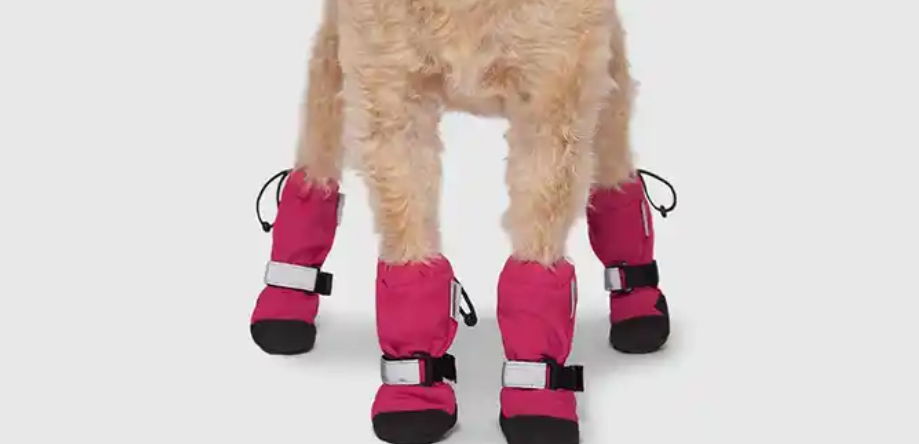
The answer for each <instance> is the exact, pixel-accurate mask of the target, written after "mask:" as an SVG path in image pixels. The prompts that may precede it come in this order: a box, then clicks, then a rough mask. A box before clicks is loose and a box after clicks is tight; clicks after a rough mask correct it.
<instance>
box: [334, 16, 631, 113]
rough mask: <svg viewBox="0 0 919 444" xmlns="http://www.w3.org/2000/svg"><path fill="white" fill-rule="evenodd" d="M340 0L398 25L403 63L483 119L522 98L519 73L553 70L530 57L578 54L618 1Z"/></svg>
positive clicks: (452, 105)
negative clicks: (583, 41)
mask: <svg viewBox="0 0 919 444" xmlns="http://www.w3.org/2000/svg"><path fill="white" fill-rule="evenodd" d="M339 1H345V2H347V3H349V5H350V7H351V8H352V9H361V10H362V11H363V12H366V11H368V8H369V9H371V10H373V12H374V16H375V17H377V18H379V19H382V20H385V21H386V22H388V25H389V26H397V27H398V29H399V30H396V31H391V32H392V34H390V37H391V38H392V37H395V36H399V38H401V39H405V41H404V42H403V43H407V46H408V48H409V51H406V52H404V53H402V57H404V58H403V59H402V61H403V62H404V63H406V64H407V67H408V68H409V70H410V71H413V72H417V73H418V74H422V75H423V76H424V81H423V85H424V89H425V90H426V91H425V92H428V93H433V94H436V95H439V96H440V97H442V98H443V103H444V105H445V106H446V108H448V109H450V110H453V111H463V112H468V113H472V114H477V115H485V116H502V115H505V114H506V113H505V112H504V105H505V103H506V101H507V98H508V94H520V93H525V92H523V91H521V88H520V87H519V85H515V84H514V82H516V81H517V79H516V77H515V76H518V75H519V73H520V72H521V71H525V70H530V71H533V70H540V69H542V70H545V69H549V70H552V69H553V68H554V67H552V66H542V67H539V66H535V65H537V64H538V62H534V61H533V60H532V54H539V53H542V54H549V53H552V52H556V53H558V52H560V51H569V52H570V51H574V52H577V49H578V48H577V44H576V42H577V41H578V39H579V36H582V35H584V34H585V33H587V32H590V29H592V28H596V27H597V26H598V25H600V24H601V23H602V22H604V21H605V17H607V16H606V15H607V14H609V13H610V12H611V11H613V0H564V1H561V0H398V1H393V0H339ZM358 15H361V14H358ZM365 17H367V16H365ZM362 26H367V25H362ZM371 26H372V25H371Z"/></svg>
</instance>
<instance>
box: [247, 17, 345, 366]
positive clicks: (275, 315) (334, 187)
mask: <svg viewBox="0 0 919 444" xmlns="http://www.w3.org/2000/svg"><path fill="white" fill-rule="evenodd" d="M327 3H328V4H327V5H326V17H325V22H324V23H323V25H322V28H321V29H320V30H319V32H318V33H317V34H316V37H315V38H316V40H315V43H314V45H313V52H312V57H311V59H310V68H309V87H308V88H307V90H306V97H305V100H304V103H303V113H304V116H303V126H302V129H301V135H300V143H299V147H298V149H297V156H296V161H295V168H293V170H292V171H291V172H290V175H289V178H288V180H287V182H286V184H285V185H284V188H283V190H281V193H280V195H279V196H280V201H279V204H278V210H277V217H276V218H275V222H274V225H273V226H272V225H271V224H269V223H267V222H262V227H263V229H264V230H265V231H271V230H272V229H273V230H274V231H273V233H272V247H271V260H270V262H269V264H268V268H267V270H266V274H265V281H266V282H265V283H266V286H265V288H264V289H263V290H262V292H261V294H260V295H259V297H258V301H257V303H256V306H255V309H254V310H253V312H252V317H251V321H250V330H251V334H252V338H253V340H254V341H255V343H256V344H258V346H259V347H260V348H261V349H262V350H264V351H265V352H267V353H270V354H282V355H292V354H300V353H305V352H308V351H309V350H311V349H312V348H313V345H314V342H315V339H316V326H315V318H316V316H317V314H318V311H319V295H320V294H322V295H327V294H329V293H330V292H331V281H332V275H331V274H328V273H326V272H324V271H320V269H321V267H322V265H323V263H324V262H325V260H326V257H327V256H328V254H329V252H330V251H331V249H332V243H333V241H334V239H335V232H336V228H337V226H338V217H339V215H340V211H341V204H342V203H343V202H342V198H343V197H342V196H341V195H340V194H339V193H338V186H339V181H340V180H341V163H342V144H341V130H342V125H341V104H340V101H339V99H338V95H339V91H340V90H341V82H342V75H341V69H340V67H339V63H338V33H337V30H336V26H337V23H336V18H335V9H334V6H335V5H334V2H327Z"/></svg>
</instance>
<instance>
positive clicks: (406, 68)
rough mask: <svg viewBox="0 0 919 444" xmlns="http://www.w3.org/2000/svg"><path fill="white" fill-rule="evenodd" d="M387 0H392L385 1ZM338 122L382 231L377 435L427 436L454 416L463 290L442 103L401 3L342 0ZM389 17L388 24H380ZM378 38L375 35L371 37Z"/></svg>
mask: <svg viewBox="0 0 919 444" xmlns="http://www.w3.org/2000/svg"><path fill="white" fill-rule="evenodd" d="M383 1H384V3H386V2H388V1H389V0H383ZM345 3H348V4H349V6H351V7H353V9H350V8H349V11H348V13H349V14H348V16H347V18H346V19H345V22H344V24H343V30H342V66H343V69H344V74H345V78H344V100H345V108H344V118H345V120H344V122H345V140H346V144H347V145H348V149H353V150H355V151H356V153H357V154H358V156H359V159H360V163H361V167H360V172H361V175H362V177H363V178H364V180H365V182H366V185H367V188H368V192H369V196H370V200H371V202H370V203H371V206H372V209H373V213H374V217H375V226H376V230H377V232H378V234H379V236H380V245H379V261H378V264H377V285H376V319H377V335H378V338H379V343H380V348H381V349H382V352H383V357H382V364H381V369H382V379H383V384H382V385H381V386H380V388H379V390H378V391H377V394H376V398H375V400H374V403H373V407H372V412H371V416H372V421H373V427H374V431H375V433H376V435H377V437H378V438H380V439H381V440H383V441H386V442H390V443H432V442H435V441H438V440H439V439H441V438H442V437H443V436H444V435H446V434H447V433H448V432H449V431H450V430H451V429H452V428H453V426H454V425H455V424H456V420H457V408H456V397H455V395H454V392H453V388H452V387H451V386H450V385H449V384H447V383H446V382H445V380H455V379H456V378H455V366H454V361H453V359H454V358H453V356H451V355H449V354H448V353H447V351H448V350H449V348H450V346H451V344H452V343H453V339H454V337H455V334H456V330H457V325H458V324H457V320H456V319H457V317H458V314H459V311H458V307H459V305H458V304H459V302H460V301H459V299H458V298H460V297H462V295H463V294H464V293H463V292H462V289H461V287H460V286H459V284H458V283H457V281H456V280H455V278H454V274H453V270H452V267H451V265H450V262H449V261H448V260H447V258H446V257H445V256H444V255H443V254H441V250H440V248H441V245H440V231H439V220H438V201H439V195H440V182H441V163H440V162H441V160H440V155H441V142H440V139H439V136H438V123H439V120H440V116H441V113H442V111H441V102H440V98H439V96H438V95H437V94H433V93H431V92H430V91H428V90H426V87H427V86H426V82H425V79H424V77H423V76H422V75H421V74H420V71H421V70H420V69H419V65H418V64H417V63H416V61H417V60H418V59H417V57H416V55H415V53H414V51H413V49H412V48H411V47H410V46H409V42H410V37H409V36H408V35H404V34H405V33H407V32H408V30H407V29H404V28H400V27H398V26H392V24H394V23H404V22H405V20H404V17H400V15H399V14H400V12H402V9H403V8H401V7H398V6H395V5H394V4H388V5H387V6H385V7H384V6H380V7H378V8H370V7H369V6H367V5H368V4H369V3H367V2H363V3H361V2H357V1H352V2H345ZM382 23H386V25H385V26H386V32H383V31H382V30H381V28H379V27H381V26H384V25H382ZM375 39H380V40H375Z"/></svg>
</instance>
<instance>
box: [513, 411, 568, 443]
mask: <svg viewBox="0 0 919 444" xmlns="http://www.w3.org/2000/svg"><path fill="white" fill-rule="evenodd" d="M499 422H500V423H501V432H503V433H504V439H506V440H507V444H578V443H580V442H581V431H580V428H579V427H578V423H576V422H574V421H569V420H567V419H561V418H552V417H549V416H512V417H510V418H506V417H505V416H504V415H501V418H500V419H499Z"/></svg>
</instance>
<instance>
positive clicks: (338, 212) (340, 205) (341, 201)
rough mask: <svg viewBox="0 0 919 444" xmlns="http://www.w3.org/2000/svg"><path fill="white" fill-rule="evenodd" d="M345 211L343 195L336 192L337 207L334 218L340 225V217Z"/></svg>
mask: <svg viewBox="0 0 919 444" xmlns="http://www.w3.org/2000/svg"><path fill="white" fill-rule="evenodd" d="M344 211H345V195H344V194H341V193H339V194H338V208H336V210H335V218H336V219H335V220H336V221H337V222H336V224H337V225H341V217H342V216H343V215H344Z"/></svg>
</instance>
